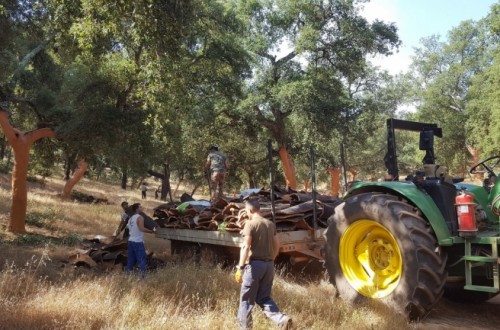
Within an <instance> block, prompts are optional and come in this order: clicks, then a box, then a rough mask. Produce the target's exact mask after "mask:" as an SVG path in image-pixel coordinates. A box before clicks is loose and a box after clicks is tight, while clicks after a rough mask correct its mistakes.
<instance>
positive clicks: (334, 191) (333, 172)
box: [328, 167, 340, 197]
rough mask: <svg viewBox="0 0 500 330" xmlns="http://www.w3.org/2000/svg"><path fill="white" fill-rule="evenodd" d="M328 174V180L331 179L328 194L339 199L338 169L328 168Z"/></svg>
mask: <svg viewBox="0 0 500 330" xmlns="http://www.w3.org/2000/svg"><path fill="white" fill-rule="evenodd" d="M328 173H329V174H330V178H331V179H332V183H331V191H330V194H331V195H332V196H333V197H339V190H340V186H339V180H340V168H336V167H329V168H328Z"/></svg>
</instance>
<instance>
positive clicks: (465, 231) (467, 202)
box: [455, 188, 477, 237]
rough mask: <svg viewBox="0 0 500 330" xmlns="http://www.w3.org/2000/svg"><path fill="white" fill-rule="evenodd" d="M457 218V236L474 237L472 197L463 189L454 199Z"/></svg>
mask: <svg viewBox="0 0 500 330" xmlns="http://www.w3.org/2000/svg"><path fill="white" fill-rule="evenodd" d="M455 205H456V207H457V217H458V234H459V235H460V236H461V237H476V234H477V225H476V215H475V206H476V203H474V196H472V195H470V194H467V192H466V191H465V188H462V191H461V192H460V193H459V194H458V195H457V197H456V198H455Z"/></svg>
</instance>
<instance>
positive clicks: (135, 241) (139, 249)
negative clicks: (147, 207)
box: [126, 203, 156, 277]
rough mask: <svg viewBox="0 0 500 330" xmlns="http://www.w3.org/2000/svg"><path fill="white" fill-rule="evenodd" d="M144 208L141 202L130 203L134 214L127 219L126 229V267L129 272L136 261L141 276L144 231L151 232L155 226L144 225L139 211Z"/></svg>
mask: <svg viewBox="0 0 500 330" xmlns="http://www.w3.org/2000/svg"><path fill="white" fill-rule="evenodd" d="M143 210H144V208H143V207H142V205H141V204H139V203H135V204H133V205H132V211H133V212H134V215H133V216H131V217H130V219H129V221H128V225H127V227H128V229H129V233H130V236H129V238H128V247H127V248H128V253H127V268H126V270H127V271H129V272H131V271H133V270H134V267H135V265H136V263H137V264H138V265H139V269H140V271H141V275H142V277H144V276H145V275H146V248H145V246H144V233H150V234H153V233H154V232H155V231H156V228H153V230H151V229H147V228H146V227H144V218H143V217H142V215H140V214H139V213H140V212H142V211H143Z"/></svg>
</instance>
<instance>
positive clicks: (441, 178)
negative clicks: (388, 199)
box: [384, 118, 463, 235]
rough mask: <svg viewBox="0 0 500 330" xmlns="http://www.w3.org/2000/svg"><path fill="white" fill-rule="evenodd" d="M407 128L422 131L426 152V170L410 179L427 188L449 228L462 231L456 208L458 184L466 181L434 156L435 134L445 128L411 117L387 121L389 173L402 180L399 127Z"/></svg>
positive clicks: (424, 159) (422, 142)
mask: <svg viewBox="0 0 500 330" xmlns="http://www.w3.org/2000/svg"><path fill="white" fill-rule="evenodd" d="M396 129H400V130H407V131H414V132H419V133H420V140H419V149H420V150H423V151H425V156H424V158H423V159H422V164H423V170H417V171H415V173H414V174H413V175H409V176H408V177H407V178H406V179H407V181H411V182H413V183H414V184H415V186H417V187H418V188H419V189H421V190H424V191H425V192H426V193H427V194H428V195H429V196H430V197H431V198H432V200H433V201H434V202H435V203H436V206H437V207H438V208H439V210H440V212H441V213H442V215H443V217H444V219H445V221H446V225H447V227H448V230H449V231H450V233H451V234H452V235H457V233H458V219H457V213H456V211H455V197H456V195H457V187H456V186H455V185H454V184H455V183H459V182H462V181H463V178H453V177H451V176H450V175H449V174H448V171H447V169H446V167H444V166H440V165H437V164H436V158H435V156H434V137H435V136H437V137H440V138H441V137H442V136H443V131H442V129H441V128H440V127H438V126H437V124H429V123H420V122H413V121H407V120H398V119H393V118H391V119H388V120H387V154H386V155H385V157H384V162H385V165H386V167H387V172H388V176H389V177H392V178H394V180H395V181H399V170H398V165H397V154H396V139H395V130H396Z"/></svg>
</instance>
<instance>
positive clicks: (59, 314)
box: [0, 177, 414, 330]
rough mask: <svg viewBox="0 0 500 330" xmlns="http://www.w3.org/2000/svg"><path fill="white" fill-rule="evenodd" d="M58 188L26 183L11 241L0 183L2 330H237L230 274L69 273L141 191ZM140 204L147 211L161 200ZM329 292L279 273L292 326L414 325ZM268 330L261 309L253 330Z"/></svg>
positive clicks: (188, 269) (164, 245)
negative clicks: (75, 256)
mask: <svg viewBox="0 0 500 330" xmlns="http://www.w3.org/2000/svg"><path fill="white" fill-rule="evenodd" d="M62 185H63V182H62V181H58V180H50V181H49V182H47V184H46V185H45V186H41V185H39V184H32V186H31V188H30V193H29V205H28V218H29V219H30V220H29V222H28V225H27V230H28V232H29V233H30V234H28V235H13V234H10V233H7V232H6V231H5V228H6V225H7V220H8V212H9V207H10V185H9V183H8V178H6V177H2V178H1V180H0V261H1V264H0V320H1V321H0V329H237V322H236V312H237V308H238V297H239V285H238V284H236V283H235V282H234V281H233V278H232V273H231V271H230V270H228V269H222V268H220V267H208V266H205V265H201V266H194V265H193V264H191V263H189V262H188V263H180V262H173V261H170V262H169V263H168V266H167V267H166V268H163V269H160V270H158V271H155V272H152V273H150V274H149V275H148V277H147V278H146V279H145V280H141V281H139V280H138V279H137V278H136V277H134V276H125V275H124V274H121V273H109V274H98V273H94V272H91V271H86V270H84V269H73V268H70V267H68V266H67V265H66V264H65V260H66V259H67V257H68V256H69V255H70V254H72V253H73V252H74V251H75V249H77V248H78V244H77V243H78V241H79V239H81V238H82V237H87V236H94V235H97V234H101V235H110V234H111V233H112V232H113V230H114V229H115V228H116V226H117V225H118V221H119V220H118V214H119V203H120V202H121V201H122V200H128V201H129V202H136V201H141V200H140V193H139V191H133V192H130V191H123V190H121V189H120V188H119V187H112V186H108V185H104V184H99V183H95V182H90V181H87V180H84V181H83V182H81V183H79V184H78V185H77V187H76V190H78V191H82V192H85V193H87V194H93V195H94V196H95V197H99V198H102V197H106V198H108V199H109V200H110V202H111V203H113V204H111V205H88V204H79V203H73V202H69V201H63V200H61V199H60V198H59V197H58V192H59V191H61V188H62ZM141 202H142V201H141ZM143 204H144V205H145V206H146V212H147V213H150V212H151V210H152V208H153V207H155V206H156V205H158V204H160V202H159V201H155V200H151V199H149V200H146V201H145V202H144V203H143ZM75 242H76V243H75ZM147 246H148V249H150V250H153V251H155V253H156V254H157V255H163V256H168V254H169V250H168V249H169V246H168V242H166V241H164V240H159V239H154V238H151V236H149V239H148V241H147ZM334 294H335V292H334V289H333V287H332V286H331V285H330V284H329V283H327V282H326V281H324V280H316V281H311V282H308V283H302V282H301V283H297V281H294V280H292V279H290V278H289V277H288V276H286V274H282V273H280V272H278V275H277V278H276V281H275V286H274V289H273V296H274V298H275V300H276V301H277V303H278V305H279V306H280V308H281V309H283V310H284V311H286V313H287V314H289V315H291V316H292V318H293V319H294V323H295V324H296V328H297V329H332V328H337V329H409V328H413V327H414V326H412V325H408V324H407V323H406V321H405V319H403V318H402V317H400V316H395V315H391V314H390V312H388V311H386V310H383V309H381V308H376V307H371V308H368V307H362V308H353V307H350V306H348V305H346V304H344V303H343V302H342V301H340V300H338V299H336V298H335V297H334V296H335V295H334ZM273 328H275V326H274V325H273V324H272V323H271V322H270V321H268V320H267V319H266V317H265V316H264V314H263V313H262V312H261V311H260V310H259V309H258V308H257V309H256V310H255V311H254V329H256V330H259V329H273Z"/></svg>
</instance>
